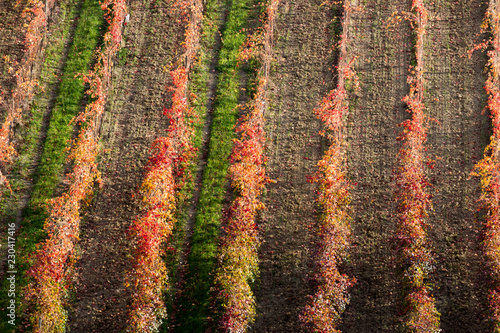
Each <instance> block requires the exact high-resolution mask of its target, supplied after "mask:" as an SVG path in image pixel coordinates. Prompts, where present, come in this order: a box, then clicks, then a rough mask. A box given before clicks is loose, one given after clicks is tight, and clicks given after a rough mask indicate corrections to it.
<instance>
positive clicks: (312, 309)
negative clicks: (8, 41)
mask: <svg viewBox="0 0 500 333" xmlns="http://www.w3.org/2000/svg"><path fill="white" fill-rule="evenodd" d="M355 9H356V8H355V7H354V6H353V5H352V4H351V2H350V1H345V2H344V4H343V12H344V13H343V18H342V34H341V36H340V41H339V44H338V48H339V63H338V67H337V71H338V80H337V86H336V88H335V89H333V90H332V91H331V92H330V93H329V94H328V95H327V96H326V97H325V98H324V99H323V100H322V102H321V104H320V107H319V108H318V109H315V112H316V115H317V117H318V118H319V119H321V120H322V121H323V122H324V124H325V127H326V128H327V129H328V131H329V133H330V134H329V135H328V137H329V138H330V140H331V145H330V147H329V149H328V151H327V152H326V153H325V155H324V156H323V159H322V160H320V161H319V162H318V168H319V171H318V174H317V176H316V181H317V182H318V183H319V196H318V199H317V200H318V203H319V206H320V207H321V209H322V213H321V216H320V224H319V232H318V237H319V244H320V250H319V258H318V259H317V265H318V273H317V281H318V288H317V291H316V293H315V294H314V296H313V297H312V299H311V301H310V304H309V305H307V306H306V308H305V310H304V312H303V314H302V316H301V320H302V323H303V324H304V326H305V327H306V328H307V329H308V330H309V331H310V332H340V331H339V330H338V329H337V327H338V325H339V323H340V320H341V315H342V313H343V311H344V310H345V307H346V306H347V304H348V303H349V294H348V289H349V288H350V287H351V286H352V285H353V284H354V283H355V281H356V280H355V279H354V278H352V277H349V276H347V275H346V274H342V273H341V271H340V265H341V264H342V263H343V261H344V260H345V258H346V257H347V252H348V248H349V245H350V236H351V233H352V230H351V223H352V218H351V217H350V215H349V209H348V208H349V202H350V198H349V183H348V180H347V179H346V174H345V169H346V162H345V140H344V138H343V132H344V129H345V119H346V117H347V114H348V112H349V99H348V95H347V90H346V89H347V88H346V83H349V82H354V83H355V87H356V88H357V82H356V79H355V75H354V72H353V70H352V64H353V62H354V59H355V58H354V56H353V55H352V54H351V53H350V50H349V46H350V43H351V41H350V35H349V25H350V20H351V15H352V12H353V11H354V10H355ZM322 134H323V135H326V134H325V132H322Z"/></svg>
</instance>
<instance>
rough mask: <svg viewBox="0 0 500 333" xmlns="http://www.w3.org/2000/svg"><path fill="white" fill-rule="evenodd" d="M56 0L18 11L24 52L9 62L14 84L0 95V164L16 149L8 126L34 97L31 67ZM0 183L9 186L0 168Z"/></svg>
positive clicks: (17, 119)
mask: <svg viewBox="0 0 500 333" xmlns="http://www.w3.org/2000/svg"><path fill="white" fill-rule="evenodd" d="M55 3H56V0H49V1H47V2H46V3H45V2H42V1H39V0H33V1H31V2H30V5H29V8H26V9H25V10H24V11H23V14H22V21H23V22H22V24H26V25H27V29H26V35H25V37H24V42H23V44H24V47H25V52H24V55H23V58H22V59H21V62H20V63H19V64H17V63H16V64H12V65H13V66H14V67H17V69H16V72H15V80H16V83H15V86H14V89H13V90H12V94H11V95H10V97H9V98H8V99H7V100H3V99H2V98H1V97H0V106H1V107H2V108H5V109H6V111H7V116H6V118H5V120H4V122H3V124H2V127H1V128H0V164H1V165H2V166H4V167H5V166H6V165H8V164H10V163H11V162H12V158H13V157H14V156H15V155H16V151H15V148H14V146H13V145H12V142H11V141H10V139H11V135H12V129H13V128H14V126H15V125H16V124H17V123H18V122H19V121H20V119H21V115H22V113H23V109H25V108H26V106H27V105H28V103H29V102H30V101H31V99H32V98H33V96H34V93H35V88H36V87H37V85H38V80H37V79H36V78H35V74H34V73H33V67H34V64H35V63H36V61H37V60H38V59H39V57H40V54H41V53H42V52H43V39H44V35H45V31H46V26H47V19H48V17H49V16H50V11H51V10H52V8H53V7H54V5H55ZM0 184H3V185H5V186H6V187H7V188H9V189H10V185H9V182H8V180H7V178H6V177H5V175H4V174H3V173H2V171H0Z"/></svg>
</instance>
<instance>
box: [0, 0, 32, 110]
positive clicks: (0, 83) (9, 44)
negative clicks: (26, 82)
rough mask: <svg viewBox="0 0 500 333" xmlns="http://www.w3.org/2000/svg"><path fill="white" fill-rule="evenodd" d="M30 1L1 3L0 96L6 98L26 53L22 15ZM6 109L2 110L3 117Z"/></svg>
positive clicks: (14, 0) (13, 0)
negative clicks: (10, 68) (18, 66)
mask: <svg viewBox="0 0 500 333" xmlns="http://www.w3.org/2000/svg"><path fill="white" fill-rule="evenodd" d="M27 5H28V1H26V0H25V1H19V2H18V1H17V0H6V1H2V2H1V3H0V96H2V98H4V99H5V98H6V97H8V96H10V92H11V90H12V88H13V87H14V84H15V82H16V81H15V77H14V74H15V72H14V71H10V72H9V67H12V68H13V69H14V70H15V69H16V68H17V67H16V66H15V64H16V63H19V62H20V61H21V59H22V57H23V55H24V50H25V48H24V45H23V41H24V36H25V34H26V30H25V28H24V27H23V24H22V22H23V19H21V15H22V12H23V10H24V9H25V8H26V6H27ZM4 112H5V111H2V117H1V118H2V119H3V118H4V117H5V115H3V113H4Z"/></svg>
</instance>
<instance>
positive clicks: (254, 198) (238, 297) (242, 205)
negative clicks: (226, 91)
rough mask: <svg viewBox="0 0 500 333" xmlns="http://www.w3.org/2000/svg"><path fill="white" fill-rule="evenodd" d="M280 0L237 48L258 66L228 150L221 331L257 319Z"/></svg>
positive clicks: (221, 256)
mask: <svg viewBox="0 0 500 333" xmlns="http://www.w3.org/2000/svg"><path fill="white" fill-rule="evenodd" d="M278 5H279V0H270V1H269V2H268V7H267V21H266V23H265V25H264V28H263V29H262V30H260V31H258V32H257V34H256V35H254V36H252V37H250V39H249V44H247V46H248V47H249V48H248V49H246V50H240V61H242V60H243V61H244V60H248V58H249V57H251V56H252V57H253V56H259V57H260V60H261V64H262V67H261V68H260V70H259V75H258V78H259V82H258V84H257V91H256V93H255V95H254V97H253V100H252V101H251V102H250V103H248V105H247V106H248V107H249V108H250V112H249V114H248V115H247V116H243V117H242V118H241V119H240V121H239V124H238V127H237V128H236V131H237V132H238V133H239V139H236V140H235V141H234V143H235V145H234V148H233V151H232V154H231V166H230V168H229V174H230V178H231V184H232V186H233V188H234V189H235V192H236V194H237V196H236V198H235V199H234V201H233V202H232V204H231V206H230V209H229V219H228V220H227V225H226V227H225V228H224V229H225V234H224V236H223V239H222V241H221V245H220V254H219V261H220V266H219V267H218V270H217V276H216V284H217V286H218V289H219V292H218V298H219V301H220V302H221V304H222V307H223V311H224V313H223V314H222V318H221V320H220V329H221V331H223V332H245V331H246V330H247V327H248V325H249V324H250V323H251V322H252V321H253V320H254V318H255V313H256V312H255V298H254V296H253V292H252V288H251V283H252V282H253V280H254V279H255V277H256V276H257V273H258V268H259V267H258V256H257V252H258V249H259V246H260V240H259V235H258V231H257V225H256V223H255V219H256V216H257V212H258V211H259V210H260V209H263V208H264V205H263V204H262V202H261V201H260V199H259V197H260V195H261V193H262V191H263V189H264V187H265V184H266V183H267V182H268V181H269V180H268V178H267V177H266V174H265V168H264V162H265V156H264V144H265V131H264V129H265V127H264V125H265V122H264V111H265V110H266V107H267V103H268V100H267V82H268V69H269V65H270V60H271V40H272V35H273V29H272V27H273V26H274V19H275V16H276V11H277V7H278Z"/></svg>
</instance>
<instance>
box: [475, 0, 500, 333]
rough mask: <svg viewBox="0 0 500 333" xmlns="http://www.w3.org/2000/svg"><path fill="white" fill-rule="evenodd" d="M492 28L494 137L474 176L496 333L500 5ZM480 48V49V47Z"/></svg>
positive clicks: (493, 11) (492, 10) (488, 21)
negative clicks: (479, 191) (478, 186)
mask: <svg viewBox="0 0 500 333" xmlns="http://www.w3.org/2000/svg"><path fill="white" fill-rule="evenodd" d="M486 28H489V31H490V33H491V38H490V39H489V40H488V41H487V42H486V43H484V45H482V46H481V47H484V46H490V50H489V51H488V58H489V59H488V64H487V69H488V78H487V80H486V84H485V86H484V89H485V90H486V93H487V94H488V104H487V106H486V107H487V109H488V110H489V111H490V115H491V120H492V127H493V134H492V136H491V138H490V140H491V141H490V144H489V145H488V146H487V147H486V148H485V150H484V157H483V159H482V160H481V161H479V162H478V163H477V164H476V166H475V168H474V171H473V172H472V174H473V175H475V176H479V177H481V188H482V195H481V198H480V201H481V208H483V209H485V210H486V211H487V214H486V217H485V222H484V241H483V250H484V252H485V255H486V258H487V262H488V265H489V267H490V275H491V289H490V292H489V303H490V311H491V320H492V322H493V325H494V330H495V332H500V204H499V198H500V151H499V145H498V144H499V141H500V79H499V75H500V5H499V3H498V1H496V0H492V1H490V2H489V7H488V10H487V12H486V17H485V20H484V24H483V29H486ZM478 48H479V47H478Z"/></svg>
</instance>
